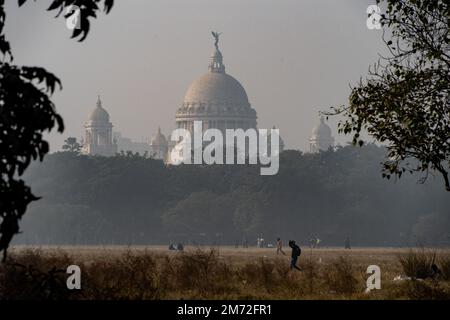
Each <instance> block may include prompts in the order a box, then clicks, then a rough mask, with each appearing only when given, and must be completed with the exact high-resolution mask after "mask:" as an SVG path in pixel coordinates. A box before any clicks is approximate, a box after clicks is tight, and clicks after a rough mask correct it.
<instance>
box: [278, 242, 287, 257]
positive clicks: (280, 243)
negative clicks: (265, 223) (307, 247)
mask: <svg viewBox="0 0 450 320" xmlns="http://www.w3.org/2000/svg"><path fill="white" fill-rule="evenodd" d="M280 253H282V254H283V255H284V256H285V255H286V253H284V251H283V242H282V241H281V239H280V238H277V255H278V254H280Z"/></svg>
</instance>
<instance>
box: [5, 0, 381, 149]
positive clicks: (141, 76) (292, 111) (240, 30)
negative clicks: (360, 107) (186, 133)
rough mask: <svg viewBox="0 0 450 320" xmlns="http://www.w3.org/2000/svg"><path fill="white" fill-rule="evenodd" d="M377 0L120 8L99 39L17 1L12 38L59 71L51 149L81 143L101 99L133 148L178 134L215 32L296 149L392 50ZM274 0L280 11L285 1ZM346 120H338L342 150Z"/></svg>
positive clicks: (232, 70)
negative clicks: (180, 111)
mask: <svg viewBox="0 0 450 320" xmlns="http://www.w3.org/2000/svg"><path fill="white" fill-rule="evenodd" d="M373 2H374V1H359V0H351V1H350V0H347V1H325V0H323V1H317V0H311V1H299V0H289V1H288V0H281V1H280V0H277V1H275V0H271V1H268V0H245V1H244V0H214V1H211V0H188V1H187V0H152V1H148V0H147V1H144V0H135V1H115V5H114V9H113V10H112V11H111V13H110V14H108V15H101V16H100V17H99V18H98V19H95V20H93V21H91V30H90V34H89V37H88V38H87V39H86V40H85V41H83V42H81V43H80V42H77V41H75V40H73V39H70V35H71V31H70V30H68V29H67V28H66V22H65V20H64V19H63V18H62V17H59V18H58V19H54V13H53V12H52V13H49V12H46V11H45V10H42V9H45V8H46V7H48V5H49V4H50V1H39V2H37V3H35V2H31V1H30V2H27V3H26V4H25V5H24V7H23V8H20V9H18V7H17V1H8V3H7V5H6V9H7V23H6V27H5V29H6V34H7V35H8V37H9V40H10V42H11V46H12V49H13V53H14V56H15V63H17V64H21V65H30V66H41V67H44V68H46V69H47V70H49V71H50V72H52V73H54V74H55V75H57V76H58V77H59V78H60V79H61V81H62V83H63V90H62V91H59V92H56V93H55V95H54V102H55V104H56V108H57V110H58V111H59V112H60V113H61V114H62V116H63V118H64V121H65V126H66V129H65V131H64V133H63V134H62V135H61V134H57V133H52V134H50V137H49V140H50V143H51V147H52V150H53V151H57V150H59V149H60V147H61V145H62V143H63V141H64V139H65V138H66V137H68V136H75V137H77V138H79V139H80V138H81V137H82V136H83V124H84V122H85V121H86V119H87V116H88V114H89V112H90V111H91V110H92V109H93V108H94V107H95V103H96V100H97V95H101V97H102V101H103V106H104V107H105V109H106V110H107V111H108V112H109V114H110V120H111V122H112V123H113V125H114V131H119V132H121V133H122V135H123V136H125V137H129V138H132V139H133V140H135V141H141V140H142V139H145V138H148V137H151V136H152V135H153V134H155V132H156V131H157V129H158V126H160V127H161V129H162V131H163V133H165V134H169V133H170V132H171V131H172V130H173V129H174V128H175V112H176V110H177V108H178V107H180V105H181V103H182V101H183V97H184V94H185V92H186V90H187V88H188V86H189V84H190V83H191V82H192V81H193V80H194V79H196V78H198V77H199V76H201V75H202V74H204V73H205V72H207V67H208V63H209V57H210V54H211V52H212V50H213V47H214V46H213V39H212V37H211V30H217V31H219V32H222V33H223V34H222V35H221V38H220V49H221V51H222V53H223V55H224V64H225V66H226V71H227V73H228V74H230V75H232V76H233V77H235V78H236V79H237V80H239V82H240V83H241V84H242V85H243V86H244V88H245V90H246V92H247V94H248V96H249V100H250V103H251V104H252V107H253V108H254V109H255V110H256V112H257V115H258V127H259V128H270V127H272V126H273V125H275V126H277V127H279V128H280V134H281V136H282V137H283V139H284V141H285V143H286V147H287V148H289V149H300V150H307V146H308V139H309V136H310V134H311V129H312V128H313V126H314V125H315V123H316V122H317V121H318V119H317V115H318V112H319V111H320V110H327V109H328V108H329V107H330V106H337V105H340V104H345V103H346V102H347V98H348V94H349V92H350V86H349V85H351V84H354V83H356V82H357V81H358V80H359V79H360V77H361V76H364V75H365V74H366V73H367V70H368V67H369V65H370V64H372V63H374V62H375V61H377V59H378V57H379V56H378V54H379V52H383V50H384V49H383V43H382V41H381V31H379V30H369V29H368V28H367V27H366V20H367V13H366V9H367V6H368V5H369V4H373ZM275 3H276V5H275ZM336 123H337V121H336V119H330V121H329V124H330V126H331V128H332V130H333V134H334V136H335V137H336V141H337V143H340V144H345V143H346V141H348V140H350V137H342V136H341V137H338V136H337V132H336V131H337V130H336Z"/></svg>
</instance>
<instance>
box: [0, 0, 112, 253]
mask: <svg viewBox="0 0 450 320" xmlns="http://www.w3.org/2000/svg"><path fill="white" fill-rule="evenodd" d="M25 2H26V0H19V1H18V4H19V6H22V5H23V4H24V3H25ZM101 2H103V3H104V7H105V11H106V12H109V10H110V9H111V7H112V5H113V1H112V0H102V1H100V0H90V1H85V0H54V1H53V2H52V3H51V5H50V7H49V8H48V10H58V11H59V13H58V15H59V14H60V13H61V12H62V11H63V10H64V9H65V8H67V7H68V6H70V5H75V6H78V7H79V10H80V19H81V23H80V28H78V29H74V32H73V35H72V37H78V36H80V37H81V38H80V41H82V40H84V39H85V38H86V36H87V34H88V32H89V28H90V25H89V18H91V17H93V18H95V17H96V12H97V11H99V8H98V4H99V3H101ZM4 3H5V1H4V0H0V61H1V62H0V116H1V118H0V176H1V179H0V217H1V218H2V222H1V225H0V233H1V238H0V251H2V250H3V254H4V256H3V260H5V259H6V252H7V249H8V246H9V243H10V241H11V239H12V238H13V236H14V234H16V233H18V232H19V226H18V221H19V220H20V219H21V218H22V216H23V214H24V213H25V211H26V209H27V206H28V204H29V203H30V202H31V201H34V200H37V199H38V197H35V196H34V195H33V194H32V192H31V189H30V188H29V187H28V186H26V185H25V183H24V181H23V180H22V179H20V178H19V177H20V176H21V175H22V174H23V173H24V171H25V170H26V169H27V167H28V166H29V165H30V162H31V161H32V160H36V159H39V160H40V161H42V159H43V158H44V156H45V154H47V153H48V151H49V145H48V142H47V141H45V140H44V138H43V133H44V132H45V131H51V130H52V129H53V128H54V127H55V126H56V128H57V130H58V131H59V132H62V131H63V130H64V124H63V120H62V118H61V116H60V115H59V114H58V113H57V112H56V110H55V106H54V104H53V102H52V101H51V100H50V97H51V95H52V94H53V92H54V91H55V89H56V87H59V88H60V89H61V88H62V87H61V82H60V80H59V79H58V78H57V77H56V76H55V75H53V74H52V73H49V72H47V71H46V70H45V69H43V68H39V67H26V66H16V65H13V64H12V62H13V54H12V51H11V47H10V44H9V42H8V41H7V39H6V37H5V34H4V25H5V19H6V14H5V10H4ZM72 14H74V12H72V13H66V15H65V17H68V16H70V15H72Z"/></svg>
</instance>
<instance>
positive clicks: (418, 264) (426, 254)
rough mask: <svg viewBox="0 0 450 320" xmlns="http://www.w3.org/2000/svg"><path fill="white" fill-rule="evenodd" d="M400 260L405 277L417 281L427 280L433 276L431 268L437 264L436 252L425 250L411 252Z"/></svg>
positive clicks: (400, 257)
mask: <svg viewBox="0 0 450 320" xmlns="http://www.w3.org/2000/svg"><path fill="white" fill-rule="evenodd" d="M398 259H399V261H400V264H401V266H402V269H403V272H404V274H405V275H407V276H408V277H411V278H415V279H426V278H428V277H430V276H431V266H432V265H433V264H434V263H435V262H436V252H434V251H427V250H425V249H424V248H422V249H419V250H410V251H409V252H408V253H407V254H405V255H401V256H399V257H398Z"/></svg>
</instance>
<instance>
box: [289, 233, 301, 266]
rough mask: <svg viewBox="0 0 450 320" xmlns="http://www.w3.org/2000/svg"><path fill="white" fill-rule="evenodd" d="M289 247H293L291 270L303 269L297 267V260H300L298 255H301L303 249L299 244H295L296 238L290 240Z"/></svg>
mask: <svg viewBox="0 0 450 320" xmlns="http://www.w3.org/2000/svg"><path fill="white" fill-rule="evenodd" d="M289 247H291V248H292V255H291V270H292V269H294V268H295V269H297V270H299V271H302V269H301V268H299V267H297V260H298V257H300V255H301V254H302V250H301V249H300V247H299V246H298V245H296V244H295V241H294V240H289Z"/></svg>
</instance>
